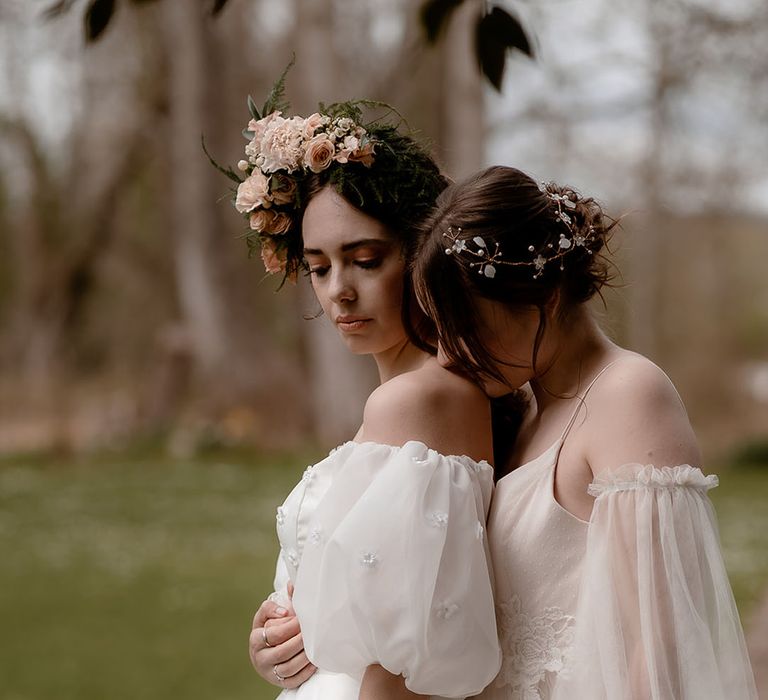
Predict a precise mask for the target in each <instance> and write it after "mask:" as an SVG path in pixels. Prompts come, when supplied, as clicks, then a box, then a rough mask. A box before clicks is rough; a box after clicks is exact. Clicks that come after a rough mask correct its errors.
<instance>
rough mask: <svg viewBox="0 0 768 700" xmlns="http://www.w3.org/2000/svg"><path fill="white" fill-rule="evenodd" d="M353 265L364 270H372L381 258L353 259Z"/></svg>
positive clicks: (377, 265) (379, 263) (379, 262)
mask: <svg viewBox="0 0 768 700" xmlns="http://www.w3.org/2000/svg"><path fill="white" fill-rule="evenodd" d="M354 263H355V265H357V266H358V267H362V268H363V269H364V270H373V269H375V268H377V267H379V266H380V265H381V258H364V259H358V260H355V261H354Z"/></svg>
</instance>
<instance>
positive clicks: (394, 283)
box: [370, 265, 404, 318]
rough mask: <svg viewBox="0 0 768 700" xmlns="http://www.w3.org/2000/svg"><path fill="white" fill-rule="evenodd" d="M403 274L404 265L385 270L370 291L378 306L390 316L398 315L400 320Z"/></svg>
mask: <svg viewBox="0 0 768 700" xmlns="http://www.w3.org/2000/svg"><path fill="white" fill-rule="evenodd" d="M403 274H404V269H403V267H402V265H397V266H394V267H393V268H392V269H390V270H383V271H382V275H381V277H379V279H378V280H376V282H375V284H373V285H372V286H371V289H370V294H371V295H372V298H373V299H374V300H375V303H376V304H377V306H378V307H379V308H380V309H381V310H382V311H386V312H388V314H397V317H398V318H399V317H400V310H401V309H402V305H403Z"/></svg>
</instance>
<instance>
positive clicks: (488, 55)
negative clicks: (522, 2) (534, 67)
mask: <svg viewBox="0 0 768 700" xmlns="http://www.w3.org/2000/svg"><path fill="white" fill-rule="evenodd" d="M509 49H517V50H518V51H520V52H521V53H524V54H526V55H527V56H530V57H533V49H532V48H531V43H530V41H529V40H528V36H527V35H526V33H525V30H524V29H523V27H522V25H521V24H520V22H519V21H518V20H517V19H516V18H515V17H512V15H510V14H509V13H507V12H505V11H504V10H502V9H500V8H498V7H494V8H493V9H492V10H491V12H489V13H488V14H486V15H484V16H483V17H481V18H480V19H479V20H478V22H477V26H476V27H475V54H476V56H477V60H478V63H479V64H480V70H481V71H482V73H483V75H485V77H486V78H488V81H489V82H490V83H491V85H493V87H495V88H496V89H497V90H499V91H501V84H502V80H503V79H504V68H505V66H506V60H507V51H508V50H509Z"/></svg>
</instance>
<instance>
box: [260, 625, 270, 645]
mask: <svg viewBox="0 0 768 700" xmlns="http://www.w3.org/2000/svg"><path fill="white" fill-rule="evenodd" d="M261 636H262V639H264V644H266V645H267V646H268V647H271V646H272V645H271V644H270V643H269V640H268V639H267V626H266V625H264V627H262V628H261Z"/></svg>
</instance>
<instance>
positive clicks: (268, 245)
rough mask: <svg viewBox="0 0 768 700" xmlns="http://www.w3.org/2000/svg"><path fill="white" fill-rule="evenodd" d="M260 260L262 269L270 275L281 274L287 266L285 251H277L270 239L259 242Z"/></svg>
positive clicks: (275, 245)
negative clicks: (262, 264)
mask: <svg viewBox="0 0 768 700" xmlns="http://www.w3.org/2000/svg"><path fill="white" fill-rule="evenodd" d="M261 260H262V262H263V263H264V269H265V270H266V271H267V272H268V273H269V274H270V275H275V274H277V273H278V272H283V271H284V270H285V267H286V265H287V256H286V253H285V250H279V249H278V247H277V244H276V243H275V242H274V241H273V240H272V239H270V238H267V239H264V240H262V242H261Z"/></svg>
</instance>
